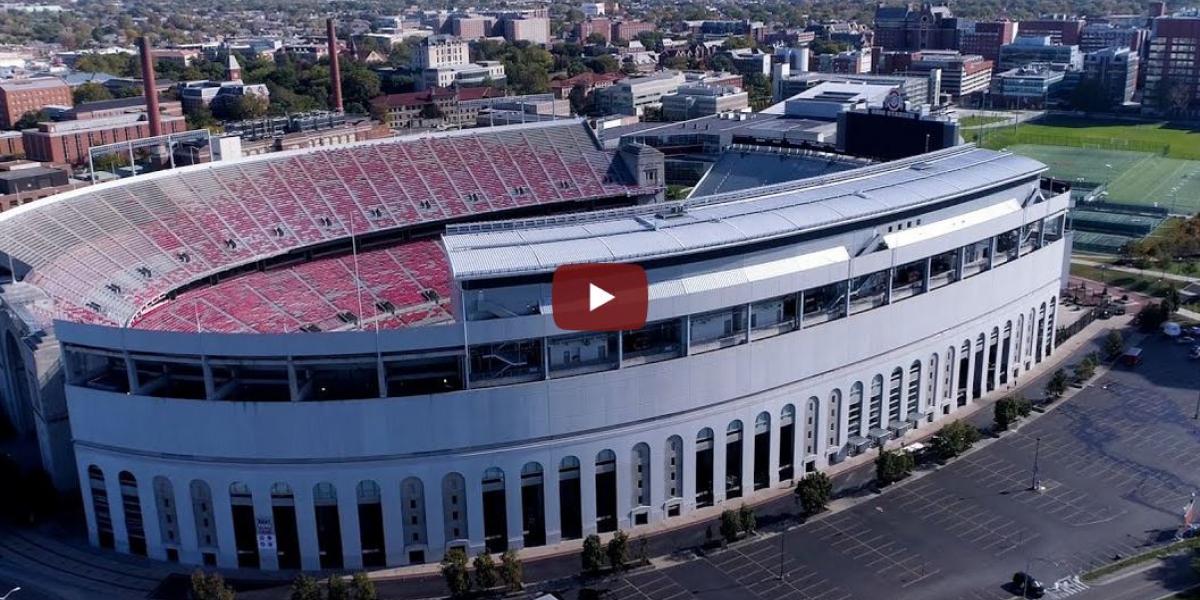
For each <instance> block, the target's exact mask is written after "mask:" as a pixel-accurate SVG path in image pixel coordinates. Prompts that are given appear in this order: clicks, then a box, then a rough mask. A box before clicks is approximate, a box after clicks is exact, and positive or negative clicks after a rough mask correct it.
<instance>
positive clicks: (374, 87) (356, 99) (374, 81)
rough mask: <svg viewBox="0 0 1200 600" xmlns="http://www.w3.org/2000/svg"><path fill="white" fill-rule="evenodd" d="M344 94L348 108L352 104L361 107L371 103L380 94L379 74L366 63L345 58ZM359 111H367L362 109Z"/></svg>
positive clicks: (343, 65) (343, 70)
mask: <svg viewBox="0 0 1200 600" xmlns="http://www.w3.org/2000/svg"><path fill="white" fill-rule="evenodd" d="M341 65H342V96H343V101H344V102H345V104H346V106H347V108H349V106H350V105H351V104H357V105H359V106H361V107H365V106H368V105H370V103H371V99H372V98H374V97H376V96H378V95H379V90H380V81H379V75H376V74H375V72H374V71H372V70H371V69H369V68H368V67H367V66H366V65H364V64H361V63H356V62H350V61H346V60H343V61H342V62H341ZM359 112H366V111H365V110H362V109H360V110H359Z"/></svg>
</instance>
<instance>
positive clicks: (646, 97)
mask: <svg viewBox="0 0 1200 600" xmlns="http://www.w3.org/2000/svg"><path fill="white" fill-rule="evenodd" d="M685 80H686V79H685V77H684V75H683V73H680V72H679V71H662V72H659V73H655V74H654V75H647V76H644V77H630V78H628V79H622V80H621V81H618V82H617V83H615V84H613V85H612V86H609V87H607V88H605V89H602V90H596V94H595V107H596V110H597V112H598V113H599V114H602V115H637V116H641V115H642V114H643V113H644V111H645V109H646V108H647V107H656V106H658V105H659V104H660V103H661V102H662V97H663V96H666V95H668V94H674V93H675V91H676V90H678V89H679V86H681V85H683V84H684V82H685Z"/></svg>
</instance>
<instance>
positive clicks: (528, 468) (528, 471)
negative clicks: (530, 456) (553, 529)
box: [521, 462, 546, 548]
mask: <svg viewBox="0 0 1200 600" xmlns="http://www.w3.org/2000/svg"><path fill="white" fill-rule="evenodd" d="M545 511H546V505H545V485H544V484H543V477H542V465H541V463H535V462H531V463H525V466H523V467H521V537H522V539H523V540H524V542H523V543H524V546H525V547H526V548H530V547H533V546H544V545H546V512H545Z"/></svg>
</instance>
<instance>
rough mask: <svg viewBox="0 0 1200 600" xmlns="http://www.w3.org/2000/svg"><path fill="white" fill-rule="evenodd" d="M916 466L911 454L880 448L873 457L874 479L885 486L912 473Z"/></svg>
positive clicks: (881, 485)
mask: <svg viewBox="0 0 1200 600" xmlns="http://www.w3.org/2000/svg"><path fill="white" fill-rule="evenodd" d="M916 466H917V464H916V461H915V460H913V457H912V455H911V454H909V453H907V452H898V451H895V450H880V452H879V456H878V457H877V458H876V459H875V481H876V482H877V483H878V484H879V486H880V487H886V486H889V485H891V484H893V483H896V482H897V481H900V480H901V479H904V478H905V477H908V476H909V475H911V474H912V472H913V469H915V468H916Z"/></svg>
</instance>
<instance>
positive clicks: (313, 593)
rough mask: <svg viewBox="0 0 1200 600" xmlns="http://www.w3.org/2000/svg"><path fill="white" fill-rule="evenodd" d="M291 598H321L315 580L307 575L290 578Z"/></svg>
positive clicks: (312, 599)
mask: <svg viewBox="0 0 1200 600" xmlns="http://www.w3.org/2000/svg"><path fill="white" fill-rule="evenodd" d="M291 600H322V598H321V588H320V586H319V585H318V584H317V580H316V579H313V578H312V577H309V576H308V575H304V574H301V575H297V576H296V579H294V580H292V595H291Z"/></svg>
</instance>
